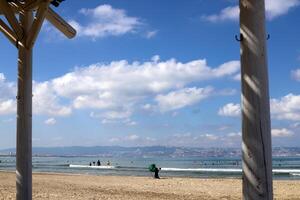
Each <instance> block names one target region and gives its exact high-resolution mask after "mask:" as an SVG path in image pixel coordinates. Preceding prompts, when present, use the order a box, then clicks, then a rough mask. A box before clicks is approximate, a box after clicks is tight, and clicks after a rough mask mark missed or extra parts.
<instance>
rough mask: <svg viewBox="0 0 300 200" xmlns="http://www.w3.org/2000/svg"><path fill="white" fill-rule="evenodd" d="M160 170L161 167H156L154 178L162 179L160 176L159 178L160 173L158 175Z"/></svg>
mask: <svg viewBox="0 0 300 200" xmlns="http://www.w3.org/2000/svg"><path fill="white" fill-rule="evenodd" d="M159 170H161V168H157V167H155V171H154V178H157V179H160V178H159V175H158V172H159Z"/></svg>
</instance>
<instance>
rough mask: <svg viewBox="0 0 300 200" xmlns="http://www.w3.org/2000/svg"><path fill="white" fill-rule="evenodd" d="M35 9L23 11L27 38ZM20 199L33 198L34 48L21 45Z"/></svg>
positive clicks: (18, 97)
mask: <svg viewBox="0 0 300 200" xmlns="http://www.w3.org/2000/svg"><path fill="white" fill-rule="evenodd" d="M32 21H33V15H32V12H31V11H30V12H25V13H24V14H20V22H21V26H22V28H23V29H24V32H25V36H24V38H23V39H22V43H25V42H26V37H27V35H28V33H29V31H30V27H31V25H32ZM16 151H17V152H16V176H17V177H16V178H17V181H16V187H17V194H16V199H17V200H31V199H32V48H30V49H28V48H25V47H19V59H18V92H17V145H16Z"/></svg>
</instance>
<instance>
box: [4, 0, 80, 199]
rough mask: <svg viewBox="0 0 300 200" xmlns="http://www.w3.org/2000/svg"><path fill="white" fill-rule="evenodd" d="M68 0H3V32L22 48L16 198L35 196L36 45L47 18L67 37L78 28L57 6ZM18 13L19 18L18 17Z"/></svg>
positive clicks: (20, 56) (18, 95) (20, 50)
mask: <svg viewBox="0 0 300 200" xmlns="http://www.w3.org/2000/svg"><path fill="white" fill-rule="evenodd" d="M62 1H64V0H0V16H1V15H3V16H4V17H5V18H6V22H5V21H4V20H2V19H1V18H0V32H2V33H3V34H4V35H5V36H6V38H7V39H8V40H9V41H10V42H11V43H12V44H13V45H14V46H16V48H17V49H18V55H19V57H18V91H17V96H16V99H17V145H16V190H17V192H16V199H17V200H23V199H24V200H30V199H32V48H33V46H34V43H35V41H36V39H37V37H38V34H39V32H40V30H41V27H42V25H43V22H44V21H45V20H47V21H49V22H50V23H51V24H52V25H53V26H54V27H56V28H57V29H58V30H59V31H60V32H62V33H63V34H64V35H65V36H66V37H68V38H73V37H74V36H75V35H76V30H75V29H74V28H73V27H72V26H70V25H69V24H68V23H67V22H66V21H65V20H64V19H63V18H62V17H60V16H59V15H58V14H57V13H56V12H55V11H54V10H53V9H52V8H51V7H50V5H51V4H52V5H54V6H55V7H57V6H59V4H60V3H61V2H62ZM17 16H18V18H17Z"/></svg>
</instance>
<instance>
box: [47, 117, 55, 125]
mask: <svg viewBox="0 0 300 200" xmlns="http://www.w3.org/2000/svg"><path fill="white" fill-rule="evenodd" d="M44 123H45V124H46V125H54V124H56V120H55V119H54V118H49V119H47V120H46V121H45V122H44Z"/></svg>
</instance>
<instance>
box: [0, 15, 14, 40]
mask: <svg viewBox="0 0 300 200" xmlns="http://www.w3.org/2000/svg"><path fill="white" fill-rule="evenodd" d="M0 31H1V32H2V33H3V34H4V35H5V36H6V37H7V39H8V40H9V41H10V42H11V43H12V44H13V45H17V42H18V40H17V35H16V34H15V33H14V31H13V30H11V28H10V27H9V26H7V25H6V24H5V22H4V21H2V19H0Z"/></svg>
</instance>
